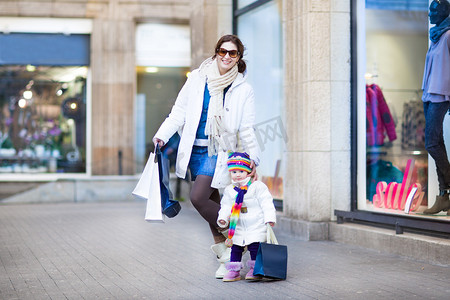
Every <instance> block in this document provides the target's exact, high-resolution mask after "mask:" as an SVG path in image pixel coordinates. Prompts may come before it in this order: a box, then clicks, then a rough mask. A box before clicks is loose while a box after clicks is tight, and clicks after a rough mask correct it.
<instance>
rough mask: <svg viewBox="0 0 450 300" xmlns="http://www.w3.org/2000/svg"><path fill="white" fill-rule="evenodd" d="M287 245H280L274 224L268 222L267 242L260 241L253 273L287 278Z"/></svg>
mask: <svg viewBox="0 0 450 300" xmlns="http://www.w3.org/2000/svg"><path fill="white" fill-rule="evenodd" d="M287 259H288V252H287V246H285V245H279V244H278V241H277V239H276V237H275V234H274V233H273V230H272V226H270V225H269V224H267V243H260V244H259V248H258V254H257V255H256V260H255V268H254V271H253V275H259V276H263V277H267V278H271V279H286V274H287Z"/></svg>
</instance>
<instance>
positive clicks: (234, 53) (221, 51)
mask: <svg viewBox="0 0 450 300" xmlns="http://www.w3.org/2000/svg"><path fill="white" fill-rule="evenodd" d="M227 53H228V54H229V55H230V57H231V58H236V57H237V56H238V54H239V52H238V51H237V50H227V49H224V48H220V49H217V54H219V55H220V56H222V57H224V56H225V55H227Z"/></svg>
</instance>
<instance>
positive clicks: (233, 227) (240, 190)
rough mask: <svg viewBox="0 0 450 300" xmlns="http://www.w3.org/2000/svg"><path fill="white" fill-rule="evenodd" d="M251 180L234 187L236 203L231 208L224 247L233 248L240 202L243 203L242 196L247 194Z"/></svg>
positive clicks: (240, 206)
mask: <svg viewBox="0 0 450 300" xmlns="http://www.w3.org/2000/svg"><path fill="white" fill-rule="evenodd" d="M250 183H251V180H249V182H248V183H247V184H246V185H244V186H241V187H237V186H235V187H234V190H235V191H236V192H237V195H236V201H235V202H234V204H233V207H232V208H231V215H230V226H229V228H228V238H227V240H226V241H225V245H227V246H228V247H231V246H233V236H234V232H235V230H236V224H237V221H238V219H239V214H240V213H241V208H242V202H243V201H244V195H245V194H246V193H247V190H248V187H249V186H250Z"/></svg>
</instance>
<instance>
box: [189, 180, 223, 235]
mask: <svg viewBox="0 0 450 300" xmlns="http://www.w3.org/2000/svg"><path fill="white" fill-rule="evenodd" d="M211 182H212V177H211V176H207V175H198V176H197V178H196V179H195V181H194V184H193V186H192V189H191V193H190V198H191V202H192V204H193V205H194V207H195V209H196V210H197V211H198V212H199V213H200V215H201V216H202V217H203V219H205V220H206V222H208V223H209V227H210V228H211V232H212V234H213V235H214V236H220V235H222V234H221V233H220V231H219V230H218V227H219V226H218V225H217V217H218V215H219V209H220V194H219V191H218V190H217V189H215V188H213V187H211Z"/></svg>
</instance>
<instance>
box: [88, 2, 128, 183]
mask: <svg viewBox="0 0 450 300" xmlns="http://www.w3.org/2000/svg"><path fill="white" fill-rule="evenodd" d="M100 11H101V13H100V15H97V17H96V18H95V19H94V22H93V31H92V37H91V69H92V174H93V175H118V174H119V151H120V152H121V153H122V161H121V167H122V170H121V171H122V174H123V175H126V174H134V150H133V147H134V122H133V120H134V117H133V109H134V94H135V76H136V75H135V61H134V60H135V58H134V52H135V51H134V47H135V42H134V32H135V29H134V28H135V23H134V20H133V19H132V16H130V15H129V14H123V13H121V4H120V2H119V1H117V0H111V1H109V2H107V3H103V8H102V9H101V10H100Z"/></svg>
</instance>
